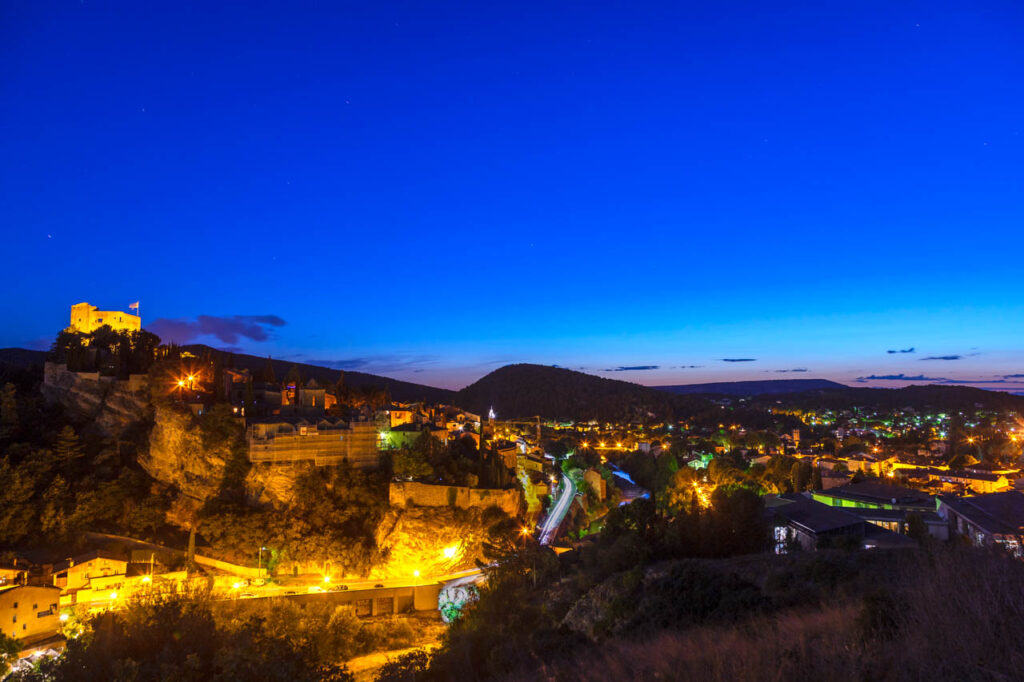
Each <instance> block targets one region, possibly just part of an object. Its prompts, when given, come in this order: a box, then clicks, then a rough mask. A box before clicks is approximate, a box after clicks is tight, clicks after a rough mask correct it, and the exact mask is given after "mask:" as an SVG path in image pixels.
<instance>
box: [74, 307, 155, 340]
mask: <svg viewBox="0 0 1024 682" xmlns="http://www.w3.org/2000/svg"><path fill="white" fill-rule="evenodd" d="M103 325H107V326H109V327H110V328H111V329H113V330H114V331H127V332H137V331H139V330H141V329H142V318H141V317H139V316H138V315H132V314H131V313H123V312H121V311H117V310H99V309H98V308H97V307H96V306H94V305H90V304H88V303H76V304H75V305H73V306H71V324H70V326H69V327H68V329H70V330H71V331H73V332H79V333H82V334H92V333H93V332H94V331H96V330H97V329H99V328H100V327H102V326H103Z"/></svg>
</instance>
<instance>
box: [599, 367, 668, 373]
mask: <svg viewBox="0 0 1024 682" xmlns="http://www.w3.org/2000/svg"><path fill="white" fill-rule="evenodd" d="M651 369H661V366H660V365H634V366H632V367H612V368H611V369H606V370H603V371H605V372H643V371H647V370H651Z"/></svg>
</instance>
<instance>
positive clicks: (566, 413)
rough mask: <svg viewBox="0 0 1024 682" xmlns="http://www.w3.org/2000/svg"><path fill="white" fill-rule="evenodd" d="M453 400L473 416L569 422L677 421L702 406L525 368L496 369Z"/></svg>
mask: <svg viewBox="0 0 1024 682" xmlns="http://www.w3.org/2000/svg"><path fill="white" fill-rule="evenodd" d="M454 400H455V403H456V404H457V405H460V406H461V407H464V408H466V409H469V410H473V411H474V412H480V413H486V412H487V410H488V409H490V408H491V407H493V408H494V410H495V412H496V413H497V414H498V415H499V417H500V418H512V417H528V416H531V415H543V416H544V417H547V418H552V419H572V420H575V421H584V420H589V419H598V420H602V421H630V420H634V419H639V420H641V421H645V420H649V419H658V420H666V419H677V418H680V417H683V416H687V415H689V414H691V413H693V412H694V411H696V410H699V409H702V408H704V407H705V406H706V404H707V403H706V401H704V400H703V399H700V398H696V397H688V396H675V395H672V394H670V393H667V392H665V391H659V390H656V389H653V388H648V387H646V386H640V385H639V384H631V383H629V382H628V381H616V380H615V379H605V378H602V377H597V376H593V375H590V374H584V373H583V372H575V371H572V370H569V369H562V368H560V367H548V366H545V365H530V364H518V365H506V366H505V367H502V368H500V369H497V370H495V371H493V372H491V373H490V374H488V375H487V376H485V377H483V378H482V379H480V380H479V381H477V382H475V383H473V384H470V385H469V386H467V387H466V388H464V389H462V390H461V391H459V392H458V393H456V395H455V399H454Z"/></svg>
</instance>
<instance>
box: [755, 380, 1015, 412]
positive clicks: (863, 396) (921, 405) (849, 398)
mask: <svg viewBox="0 0 1024 682" xmlns="http://www.w3.org/2000/svg"><path fill="white" fill-rule="evenodd" d="M780 402H781V403H782V404H784V405H787V406H793V407H799V408H802V409H813V408H816V409H832V410H844V409H849V408H852V407H874V408H877V409H882V410H893V409H899V408H902V407H912V408H914V409H915V410H918V411H934V412H956V411H960V410H962V411H965V412H968V411H974V410H976V409H986V410H1015V411H1017V412H1024V397H1022V396H1019V395H1016V394H1014V393H1007V392H1004V391H990V390H986V389H984V388H974V387H973V386H940V385H937V384H930V385H927V386H907V387H906V388H853V387H849V386H844V387H842V388H840V389H832V388H830V389H824V390H812V391H803V392H800V393H791V394H786V395H780V394H775V395H764V396H762V397H760V398H755V399H754V400H753V401H751V405H752V406H756V405H758V404H763V405H765V406H768V405H771V404H778V403H780Z"/></svg>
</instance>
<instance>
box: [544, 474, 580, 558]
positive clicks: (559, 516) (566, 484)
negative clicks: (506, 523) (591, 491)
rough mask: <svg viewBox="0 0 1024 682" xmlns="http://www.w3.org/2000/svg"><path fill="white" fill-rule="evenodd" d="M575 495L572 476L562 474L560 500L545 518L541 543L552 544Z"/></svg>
mask: <svg viewBox="0 0 1024 682" xmlns="http://www.w3.org/2000/svg"><path fill="white" fill-rule="evenodd" d="M574 497H576V486H575V484H574V483H573V482H572V479H571V478H569V477H568V476H566V475H565V474H562V487H561V494H560V495H559V496H558V500H557V501H556V502H555V505H554V506H553V507H552V508H551V513H550V514H548V516H547V518H546V519H544V523H542V524H541V525H540V528H539V530H540V544H542V545H548V544H551V540H552V538H554V537H555V533H556V532H558V527H559V526H561V525H562V520H563V519H564V518H565V515H566V514H567V513H568V512H569V506H570V505H571V504H572V500H573V498H574Z"/></svg>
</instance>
